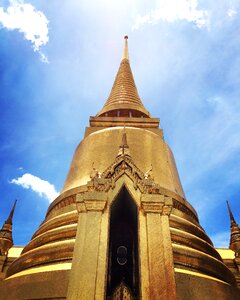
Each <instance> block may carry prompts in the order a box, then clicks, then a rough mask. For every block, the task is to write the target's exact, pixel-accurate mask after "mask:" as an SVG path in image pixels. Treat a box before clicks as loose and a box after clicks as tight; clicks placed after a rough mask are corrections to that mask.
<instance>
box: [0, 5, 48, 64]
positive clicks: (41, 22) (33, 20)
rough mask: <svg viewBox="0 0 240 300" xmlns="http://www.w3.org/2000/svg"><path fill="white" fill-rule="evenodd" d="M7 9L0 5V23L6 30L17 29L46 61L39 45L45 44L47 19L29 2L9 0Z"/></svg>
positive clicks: (44, 60)
mask: <svg viewBox="0 0 240 300" xmlns="http://www.w3.org/2000/svg"><path fill="white" fill-rule="evenodd" d="M9 3H10V5H9V7H8V8H7V9H4V8H3V7H0V25H2V26H3V27H4V28H6V29H8V30H18V31H19V32H21V33H23V34H24V38H25V39H26V40H28V41H30V42H31V44H32V47H33V50H34V51H37V52H39V53H40V57H41V60H42V61H43V62H48V60H47V57H46V56H45V55H44V54H43V53H42V52H41V50H40V47H41V46H44V45H46V44H47V42H48V40H49V37H48V23H49V21H48V19H47V18H46V16H45V15H44V14H43V13H42V12H41V11H38V10H36V8H35V7H34V6H32V5H31V4H29V3H24V1H20V0H10V1H9Z"/></svg>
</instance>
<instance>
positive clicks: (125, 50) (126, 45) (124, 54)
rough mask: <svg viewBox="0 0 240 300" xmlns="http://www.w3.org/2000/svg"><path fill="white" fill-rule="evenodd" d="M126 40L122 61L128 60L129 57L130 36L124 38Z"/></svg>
mask: <svg viewBox="0 0 240 300" xmlns="http://www.w3.org/2000/svg"><path fill="white" fill-rule="evenodd" d="M124 40H125V45H124V50H123V57H122V59H127V60H128V59H129V56H128V36H127V35H125V36H124Z"/></svg>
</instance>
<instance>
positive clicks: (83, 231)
mask: <svg viewBox="0 0 240 300" xmlns="http://www.w3.org/2000/svg"><path fill="white" fill-rule="evenodd" d="M127 43H128V38H127V36H126V37H125V47H124V54H123V58H122V61H121V64H120V67H119V70H118V73H117V76H116V79H115V82H114V84H113V87H112V90H111V93H110V96H109V98H108V99H107V101H106V103H105V105H104V107H103V108H102V110H101V111H100V112H99V113H98V114H97V115H96V116H95V117H90V126H89V127H88V128H86V132H85V136H84V139H83V140H82V141H81V143H80V144H79V145H78V147H77V149H76V151H75V154H74V156H73V160H72V163H71V166H70V170H69V173H68V175H67V178H66V181H65V184H64V187H63V189H62V192H61V194H60V196H59V197H57V198H56V199H55V200H54V201H53V203H52V204H51V205H50V207H49V209H48V211H47V214H46V218H45V220H44V221H43V223H42V224H41V225H40V226H39V228H38V230H37V231H36V232H35V234H34V235H33V237H32V239H31V241H30V242H29V243H28V244H27V245H26V246H25V247H24V248H23V250H22V253H21V255H19V254H15V257H14V255H13V254H12V257H11V251H12V253H13V252H14V250H15V251H16V247H15V248H14V247H12V242H10V243H9V244H8V245H9V246H8V249H9V251H8V249H7V251H5V252H4V253H2V254H1V256H0V259H1V260H0V266H2V271H1V277H0V279H2V280H0V299H4V300H5V299H10V300H15V299H68V300H75V299H153V300H154V299H169V300H174V299H179V300H180V299H181V300H198V299H199V300H200V299H201V300H203V299H204V300H207V299H211V300H215V299H218V300H219V299H222V300H230V299H233V300H234V299H240V292H239V289H238V288H237V282H238V284H239V283H240V282H239V281H240V280H239V279H240V276H239V269H238V268H239V267H240V263H239V260H238V253H239V252H240V230H239V227H238V225H237V223H236V222H235V220H234V218H233V216H232V213H231V210H230V208H229V212H230V217H231V226H232V228H233V229H232V240H231V241H232V242H231V243H232V245H233V246H232V248H231V247H230V249H220V250H218V251H217V250H216V249H215V248H214V247H213V244H212V242H211V240H210V239H209V237H208V236H207V235H206V233H205V231H204V230H203V228H202V227H201V226H200V224H199V221H198V216H197V213H196V211H195V210H194V208H193V207H192V206H191V204H190V203H189V202H188V201H187V200H186V198H185V195H184V191H183V188H182V185H181V182H180V179H179V176H178V172H177V167H176V164H175V161H174V157H173V154H172V152H171V149H170V148H169V146H168V145H167V144H166V143H165V141H164V138H163V134H162V130H161V129H160V128H159V119H158V118H153V117H152V116H151V115H150V113H149V112H148V111H147V110H146V108H145V107H144V105H143V103H142V102H141V100H140V97H139V95H138V92H137V88H136V85H135V82H134V78H133V75H132V71H131V68H130V64H129V57H128V44H127ZM11 217H12V214H11ZM6 222H7V221H6ZM8 223H11V222H10V221H9V222H8ZM10 227H11V226H10V225H9V232H10V231H11V228H10ZM2 230H3V229H2ZM1 232H2V231H0V241H1ZM10 233H11V232H10ZM10 233H9V234H10ZM10 235H11V234H10ZM9 240H10V239H9ZM2 241H3V239H2ZM0 245H1V244H0ZM13 257H14V258H16V259H15V260H13ZM1 262H2V265H1ZM3 265H4V267H3Z"/></svg>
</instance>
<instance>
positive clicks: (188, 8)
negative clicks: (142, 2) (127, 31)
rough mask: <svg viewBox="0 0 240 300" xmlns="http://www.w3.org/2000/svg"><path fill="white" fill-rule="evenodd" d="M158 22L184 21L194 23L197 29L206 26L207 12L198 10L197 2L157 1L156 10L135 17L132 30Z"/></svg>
mask: <svg viewBox="0 0 240 300" xmlns="http://www.w3.org/2000/svg"><path fill="white" fill-rule="evenodd" d="M160 20H162V21H166V22H170V23H171V22H174V21H178V20H185V21H187V22H192V23H194V24H195V25H196V26H197V27H198V28H202V27H205V26H208V22H209V18H208V12H207V11H206V10H200V9H198V0H158V1H157V8H156V9H153V10H152V11H151V12H150V13H148V14H146V15H144V16H141V15H138V16H137V17H136V20H135V23H134V25H133V26H132V30H134V29H139V27H140V26H142V25H144V24H146V23H149V24H156V23H158V22H159V21H160Z"/></svg>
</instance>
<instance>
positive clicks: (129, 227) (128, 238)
mask: <svg viewBox="0 0 240 300" xmlns="http://www.w3.org/2000/svg"><path fill="white" fill-rule="evenodd" d="M108 253H109V257H108V284H107V299H112V296H113V294H114V292H116V290H117V289H118V288H119V287H120V286H126V288H127V289H128V290H129V292H130V294H131V295H132V298H131V299H139V266H138V260H139V259H138V210H137V206H136V204H135V202H134V200H133V199H132V197H131V196H130V194H129V192H128V190H127V189H126V188H125V187H123V188H122V189H121V191H120V192H119V194H118V196H117V198H116V199H115V200H114V202H113V203H112V206H111V214H110V236H109V252H108ZM122 299H123V298H122Z"/></svg>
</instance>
